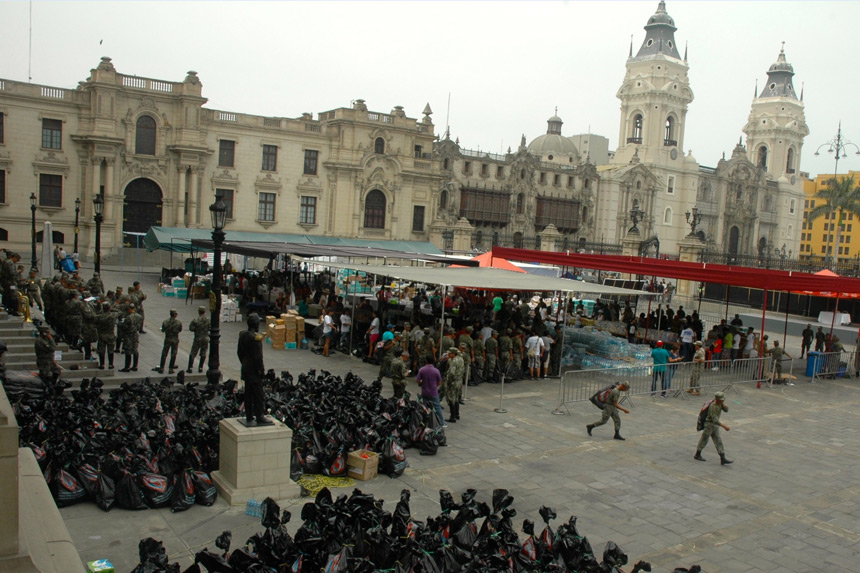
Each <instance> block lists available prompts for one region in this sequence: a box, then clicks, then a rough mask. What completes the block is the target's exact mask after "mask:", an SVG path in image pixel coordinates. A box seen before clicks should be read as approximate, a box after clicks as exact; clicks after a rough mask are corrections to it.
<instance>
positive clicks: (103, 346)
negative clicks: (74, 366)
mask: <svg viewBox="0 0 860 573" xmlns="http://www.w3.org/2000/svg"><path fill="white" fill-rule="evenodd" d="M117 316H118V315H117V313H116V312H114V311H113V310H111V307H110V303H107V302H105V303H103V304H102V305H101V312H100V313H98V315H97V316H96V330H97V331H98V337H99V341H98V346H97V347H96V352H97V353H98V356H99V370H104V369H105V355H107V360H108V368H110V369H111V370H113V348H114V345H115V344H116V319H117Z"/></svg>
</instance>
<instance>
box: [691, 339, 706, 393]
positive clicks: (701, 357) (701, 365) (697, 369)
mask: <svg viewBox="0 0 860 573" xmlns="http://www.w3.org/2000/svg"><path fill="white" fill-rule="evenodd" d="M704 369H705V349H704V348H703V347H702V341H701V340H697V341H696V353H695V354H693V370H692V372H690V387H689V388H688V389H687V392H689V393H690V394H692V395H693V396H698V395H699V394H701V392H700V391H699V390H700V386H701V384H700V382H699V380H700V378H701V377H702V370H704Z"/></svg>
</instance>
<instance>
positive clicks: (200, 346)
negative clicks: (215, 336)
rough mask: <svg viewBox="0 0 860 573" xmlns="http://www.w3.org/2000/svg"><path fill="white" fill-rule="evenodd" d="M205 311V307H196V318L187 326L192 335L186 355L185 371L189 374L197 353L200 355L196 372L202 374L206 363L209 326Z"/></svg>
mask: <svg viewBox="0 0 860 573" xmlns="http://www.w3.org/2000/svg"><path fill="white" fill-rule="evenodd" d="M206 311H207V308H206V307H205V306H198V307H197V318H195V319H194V320H192V321H191V324H189V325H188V330H190V331H191V332H193V333H194V342H193V343H192V344H191V354H189V355H188V368H187V369H186V370H185V371H186V372H188V373H189V374H191V371H192V369H193V367H194V357H195V356H197V353H198V352H199V353H200V363H199V364H198V365H197V372H203V364H205V363H206V351H207V349H208V348H209V328H210V326H211V323H210V322H209V317H208V316H206Z"/></svg>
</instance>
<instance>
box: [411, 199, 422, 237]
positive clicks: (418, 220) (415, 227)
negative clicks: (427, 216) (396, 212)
mask: <svg viewBox="0 0 860 573" xmlns="http://www.w3.org/2000/svg"><path fill="white" fill-rule="evenodd" d="M412 232H413V233H423V232H424V205H413V206H412Z"/></svg>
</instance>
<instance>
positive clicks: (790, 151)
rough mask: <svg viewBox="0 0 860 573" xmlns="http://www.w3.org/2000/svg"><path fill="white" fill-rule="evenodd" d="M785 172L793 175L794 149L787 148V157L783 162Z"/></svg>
mask: <svg viewBox="0 0 860 573" xmlns="http://www.w3.org/2000/svg"><path fill="white" fill-rule="evenodd" d="M785 172H786V173H794V148H793V147H789V148H788V157H787V158H786V160H785Z"/></svg>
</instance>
